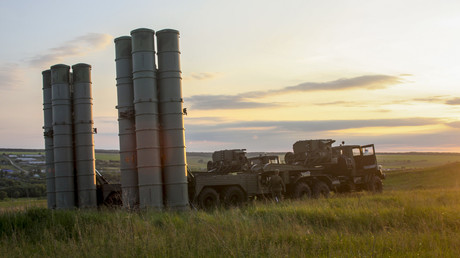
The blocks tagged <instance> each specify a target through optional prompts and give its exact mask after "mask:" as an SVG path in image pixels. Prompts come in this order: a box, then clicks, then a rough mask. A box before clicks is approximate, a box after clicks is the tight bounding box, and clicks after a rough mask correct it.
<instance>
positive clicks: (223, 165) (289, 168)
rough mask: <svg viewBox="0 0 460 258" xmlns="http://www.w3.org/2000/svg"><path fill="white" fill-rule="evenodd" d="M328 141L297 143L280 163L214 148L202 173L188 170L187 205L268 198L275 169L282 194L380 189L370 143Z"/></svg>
mask: <svg viewBox="0 0 460 258" xmlns="http://www.w3.org/2000/svg"><path fill="white" fill-rule="evenodd" d="M334 142H335V141H334V140H331V139H319V140H305V141H298V142H296V143H294V145H293V152H288V153H286V155H285V163H281V162H280V161H279V158H278V157H277V156H274V155H271V156H269V155H264V156H259V157H252V158H246V152H245V149H234V150H221V151H216V152H214V154H213V160H212V161H210V162H208V172H190V173H189V198H190V200H191V203H192V204H193V205H197V206H199V207H201V208H205V209H206V208H211V207H215V206H217V205H219V204H220V203H222V204H223V205H225V206H232V205H240V204H242V203H245V202H246V201H248V200H249V199H264V198H270V197H271V193H270V191H269V182H270V177H271V176H272V175H273V174H274V173H275V171H276V170H278V171H279V174H280V176H281V177H282V178H283V180H284V182H285V184H286V193H285V197H287V198H304V197H313V198H318V197H320V196H325V197H327V196H329V193H330V191H334V192H350V191H361V190H368V191H372V192H381V191H382V179H384V178H385V175H384V174H383V173H382V171H381V169H380V167H379V166H378V165H377V159H376V156H375V148H374V145H373V144H370V145H365V146H359V145H344V144H341V145H340V146H336V147H332V144H333V143H334ZM210 164H212V165H210ZM215 164H217V165H215Z"/></svg>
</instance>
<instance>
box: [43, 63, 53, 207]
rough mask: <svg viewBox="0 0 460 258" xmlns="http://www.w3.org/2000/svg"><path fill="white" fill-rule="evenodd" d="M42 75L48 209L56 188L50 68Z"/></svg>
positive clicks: (51, 204) (51, 203) (51, 205)
mask: <svg viewBox="0 0 460 258" xmlns="http://www.w3.org/2000/svg"><path fill="white" fill-rule="evenodd" d="M42 75H43V118H44V125H43V131H44V133H43V135H44V137H45V163H46V198H47V203H48V209H55V208H56V190H55V184H54V150H53V148H54V145H53V110H52V105H51V70H46V71H43V72H42Z"/></svg>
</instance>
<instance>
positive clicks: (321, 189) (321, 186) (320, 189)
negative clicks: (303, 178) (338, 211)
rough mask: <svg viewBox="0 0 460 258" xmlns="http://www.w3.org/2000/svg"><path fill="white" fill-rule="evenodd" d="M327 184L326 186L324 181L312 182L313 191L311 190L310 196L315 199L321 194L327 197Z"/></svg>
mask: <svg viewBox="0 0 460 258" xmlns="http://www.w3.org/2000/svg"><path fill="white" fill-rule="evenodd" d="M329 192H330V190H329V186H327V184H326V183H324V182H323V181H316V182H315V183H314V184H313V191H312V197H313V198H315V199H317V198H319V197H321V196H323V197H324V198H327V197H329Z"/></svg>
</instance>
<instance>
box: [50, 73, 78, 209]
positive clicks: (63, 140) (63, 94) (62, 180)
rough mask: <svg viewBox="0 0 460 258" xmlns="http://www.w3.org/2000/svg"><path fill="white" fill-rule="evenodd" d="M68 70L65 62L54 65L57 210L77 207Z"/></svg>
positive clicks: (52, 78)
mask: <svg viewBox="0 0 460 258" xmlns="http://www.w3.org/2000/svg"><path fill="white" fill-rule="evenodd" d="M69 69H70V67H69V66H67V65H63V64H58V65H53V66H52V67H51V91H52V101H51V102H52V113H53V144H54V171H55V190H56V208H57V209H69V208H74V207H75V200H76V195H75V185H74V164H73V163H74V159H73V137H72V131H73V130H72V99H71V91H70V85H69Z"/></svg>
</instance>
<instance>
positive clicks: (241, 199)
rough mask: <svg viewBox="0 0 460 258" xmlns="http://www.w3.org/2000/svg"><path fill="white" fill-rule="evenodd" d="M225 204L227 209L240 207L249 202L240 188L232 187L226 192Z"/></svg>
mask: <svg viewBox="0 0 460 258" xmlns="http://www.w3.org/2000/svg"><path fill="white" fill-rule="evenodd" d="M223 201H224V204H225V206H227V207H230V206H239V205H241V204H243V203H245V202H246V201H247V198H246V194H245V193H244V192H243V190H241V188H239V187H238V186H230V187H228V188H227V189H225V190H224V198H223Z"/></svg>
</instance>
